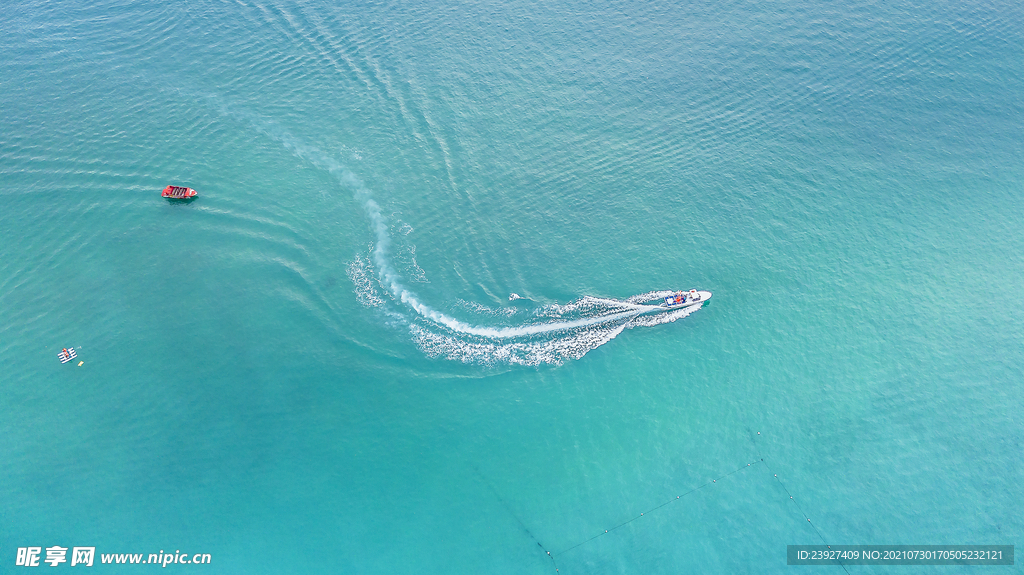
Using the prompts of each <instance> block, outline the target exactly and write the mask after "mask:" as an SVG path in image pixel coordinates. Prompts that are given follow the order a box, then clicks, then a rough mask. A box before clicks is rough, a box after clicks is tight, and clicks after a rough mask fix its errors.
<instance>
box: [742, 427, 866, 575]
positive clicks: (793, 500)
mask: <svg viewBox="0 0 1024 575" xmlns="http://www.w3.org/2000/svg"><path fill="white" fill-rule="evenodd" d="M760 436H761V432H760V431H758V432H757V437H760ZM754 444H755V445H757V441H756V440H755V442H754ZM757 456H758V457H759V458H760V459H761V463H764V467H765V469H767V470H768V471H769V472H770V473H771V474H772V477H774V478H775V481H777V482H778V483H779V486H780V487H782V490H783V491H785V492H786V495H789V500H790V501H792V502H793V505H796V510H797V511H799V512H800V515H803V517H804V519H806V520H807V524H808V525H810V526H811V529H813V530H814V532H815V533H817V534H818V539H821V542H822V543H823V544H824V545H825V546H826V547H828V548H829V549H831V548H832V546H831V545H829V544H828V541H825V537H824V536H822V534H821V531H818V527H817V526H815V525H814V523H812V522H811V518H810V517H808V516H807V514H806V513H804V509H803V507H800V504H799V503H797V501H796V499H794V498H793V494H792V493H790V492H789V488H788V487H786V484H785V483H783V482H782V480H781V479H779V474H778V473H775V472H774V471H772V468H771V466H769V465H768V462H767V461H765V460H764V457H762V456H761V448H760V445H758V454H757ZM836 561H837V562H838V563H839V566H840V567H842V568H843V571H846V572H847V573H849V572H850V571H849V570H848V569H847V568H846V565H843V562H842V561H839V560H838V559H837V560H836Z"/></svg>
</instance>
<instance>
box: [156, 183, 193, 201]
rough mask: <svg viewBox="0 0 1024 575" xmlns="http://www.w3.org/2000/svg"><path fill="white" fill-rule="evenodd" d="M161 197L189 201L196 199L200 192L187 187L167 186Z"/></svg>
mask: <svg viewBox="0 0 1024 575" xmlns="http://www.w3.org/2000/svg"><path fill="white" fill-rule="evenodd" d="M160 195H161V196H163V197H165V198H170V199H172V200H187V199H189V198H194V197H196V196H197V195H199V192H197V191H195V190H193V189H192V188H186V187H185V186H167V187H166V188H164V192H163V193H162V194H160Z"/></svg>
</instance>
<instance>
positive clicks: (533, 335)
mask: <svg viewBox="0 0 1024 575" xmlns="http://www.w3.org/2000/svg"><path fill="white" fill-rule="evenodd" d="M221 110H222V112H224V113H225V114H227V115H231V116H235V117H240V118H243V119H246V120H248V121H249V122H250V123H251V124H252V125H253V126H254V127H256V128H257V129H258V130H259V131H261V132H263V133H264V134H266V135H268V136H270V137H271V138H273V139H274V140H277V141H278V142H280V143H281V144H283V145H284V146H285V147H286V148H288V149H289V150H290V151H291V152H292V153H294V154H295V155H297V156H299V157H300V158H303V159H305V160H306V161H308V162H310V163H312V164H313V165H315V166H317V167H319V168H322V169H325V170H327V171H328V172H330V173H331V174H332V175H333V176H334V177H335V178H336V179H337V180H338V182H339V183H340V184H341V185H342V186H344V187H346V188H348V189H350V190H352V192H353V195H354V197H355V199H356V201H358V202H359V203H360V205H361V206H362V208H363V212H364V213H365V215H366V218H367V220H368V221H369V224H370V229H371V230H372V232H373V235H374V240H375V241H374V242H373V247H372V248H371V250H370V253H369V254H368V255H369V257H368V258H367V259H364V258H363V257H358V258H357V259H356V261H354V262H352V263H351V264H350V265H349V268H348V273H349V277H350V278H351V279H352V283H353V285H354V286H355V288H356V294H357V297H358V299H359V301H360V302H362V303H363V304H364V305H367V306H370V307H381V308H383V307H385V306H387V305H388V300H391V301H393V302H395V303H396V304H400V307H404V308H406V309H410V310H412V311H414V312H415V313H416V315H415V316H413V317H407V316H406V315H405V314H401V312H399V313H400V315H401V316H402V317H404V318H405V320H406V323H407V324H408V325H409V329H410V331H411V332H412V335H413V338H414V339H415V341H416V342H417V344H418V345H419V346H420V348H421V349H423V351H424V352H426V353H427V354H429V355H432V356H443V357H447V358H450V359H454V360H460V361H464V362H482V363H492V362H507V363H515V364H525V365H537V364H540V363H556V364H557V363H562V362H564V361H565V360H566V359H577V358H580V357H582V356H583V355H584V354H586V353H587V352H588V351H590V350H592V349H594V348H596V347H598V346H600V345H603V344H604V343H607V342H608V341H610V340H612V339H614V338H615V336H617V335H618V334H619V333H621V332H622V330H624V329H627V328H633V327H641V326H651V325H657V324H661V323H667V322H671V321H676V320H678V319H681V318H683V317H686V316H688V315H690V314H691V313H693V312H694V311H696V310H698V309H700V308H701V306H702V304H695V305H693V306H690V307H686V308H682V309H675V310H665V309H664V308H661V307H658V306H654V305H645V302H650V301H652V300H656V299H660V298H662V297H664V296H666V295H668V294H669V293H671V292H669V291H664V292H661V291H657V292H649V293H645V294H638V295H636V296H633V297H630V298H627V299H626V300H614V299H606V298H595V297H584V298H581V299H579V300H577V301H575V302H572V303H570V304H567V305H564V306H558V305H550V306H546V307H543V308H540V309H539V310H536V311H533V312H523V313H522V314H519V313H516V311H515V310H513V311H512V312H511V313H504V314H503V315H505V316H506V318H508V319H512V320H518V321H519V322H520V323H519V324H518V325H510V326H502V327H489V326H481V325H473V324H470V323H467V322H465V321H462V320H459V319H456V318H454V317H452V316H450V315H448V314H445V313H443V312H440V311H438V310H436V309H434V308H432V307H430V306H429V305H427V304H426V303H424V302H423V301H422V300H421V299H420V298H419V296H417V295H416V294H415V293H414V292H413V291H411V290H410V289H409V288H407V287H406V286H405V284H404V282H403V279H402V276H401V274H399V272H398V271H397V270H396V268H395V266H394V265H393V263H392V258H391V245H392V241H391V235H390V233H389V227H388V222H387V219H386V218H385V216H384V215H383V214H382V213H381V208H380V205H379V204H377V202H376V201H375V200H374V199H373V196H372V194H371V192H370V190H369V189H367V187H366V186H365V185H364V184H363V182H362V181H361V180H360V179H359V178H358V177H357V176H356V175H355V174H354V173H353V172H352V171H351V170H349V169H348V168H346V167H345V166H344V165H342V163H341V162H339V161H337V160H336V159H334V158H332V157H330V156H328V155H327V154H325V153H324V152H322V151H320V150H318V149H316V148H313V147H310V146H306V145H304V144H302V143H301V142H299V141H298V140H297V139H296V138H294V137H293V136H292V135H291V134H289V133H288V132H287V131H285V130H283V129H281V128H280V127H278V126H277V125H276V124H274V123H273V122H270V121H267V120H265V119H262V118H257V117H255V116H252V115H250V114H245V113H240V112H238V111H237V110H231V109H228V108H227V107H224V106H221ZM371 262H372V263H371ZM371 277H375V278H376V281H373V280H371V279H370V278H371ZM517 299H522V298H521V296H519V295H518V294H512V295H511V296H510V297H509V300H510V301H515V300H517ZM480 307H482V306H480ZM506 311H507V310H506ZM524 315H525V317H524Z"/></svg>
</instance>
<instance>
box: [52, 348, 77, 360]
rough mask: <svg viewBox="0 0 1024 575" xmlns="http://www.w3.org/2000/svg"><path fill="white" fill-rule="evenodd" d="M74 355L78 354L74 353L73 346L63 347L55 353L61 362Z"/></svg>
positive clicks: (73, 357) (70, 358)
mask: <svg viewBox="0 0 1024 575" xmlns="http://www.w3.org/2000/svg"><path fill="white" fill-rule="evenodd" d="M76 357H78V354H77V353H75V348H73V347H65V348H64V349H62V350H60V353H58V354H57V359H59V360H60V362H61V363H67V362H69V361H71V360H72V359H75V358H76Z"/></svg>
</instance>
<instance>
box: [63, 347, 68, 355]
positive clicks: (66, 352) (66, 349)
mask: <svg viewBox="0 0 1024 575" xmlns="http://www.w3.org/2000/svg"><path fill="white" fill-rule="evenodd" d="M67 354H68V348H66V347H65V348H64V355H67Z"/></svg>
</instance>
